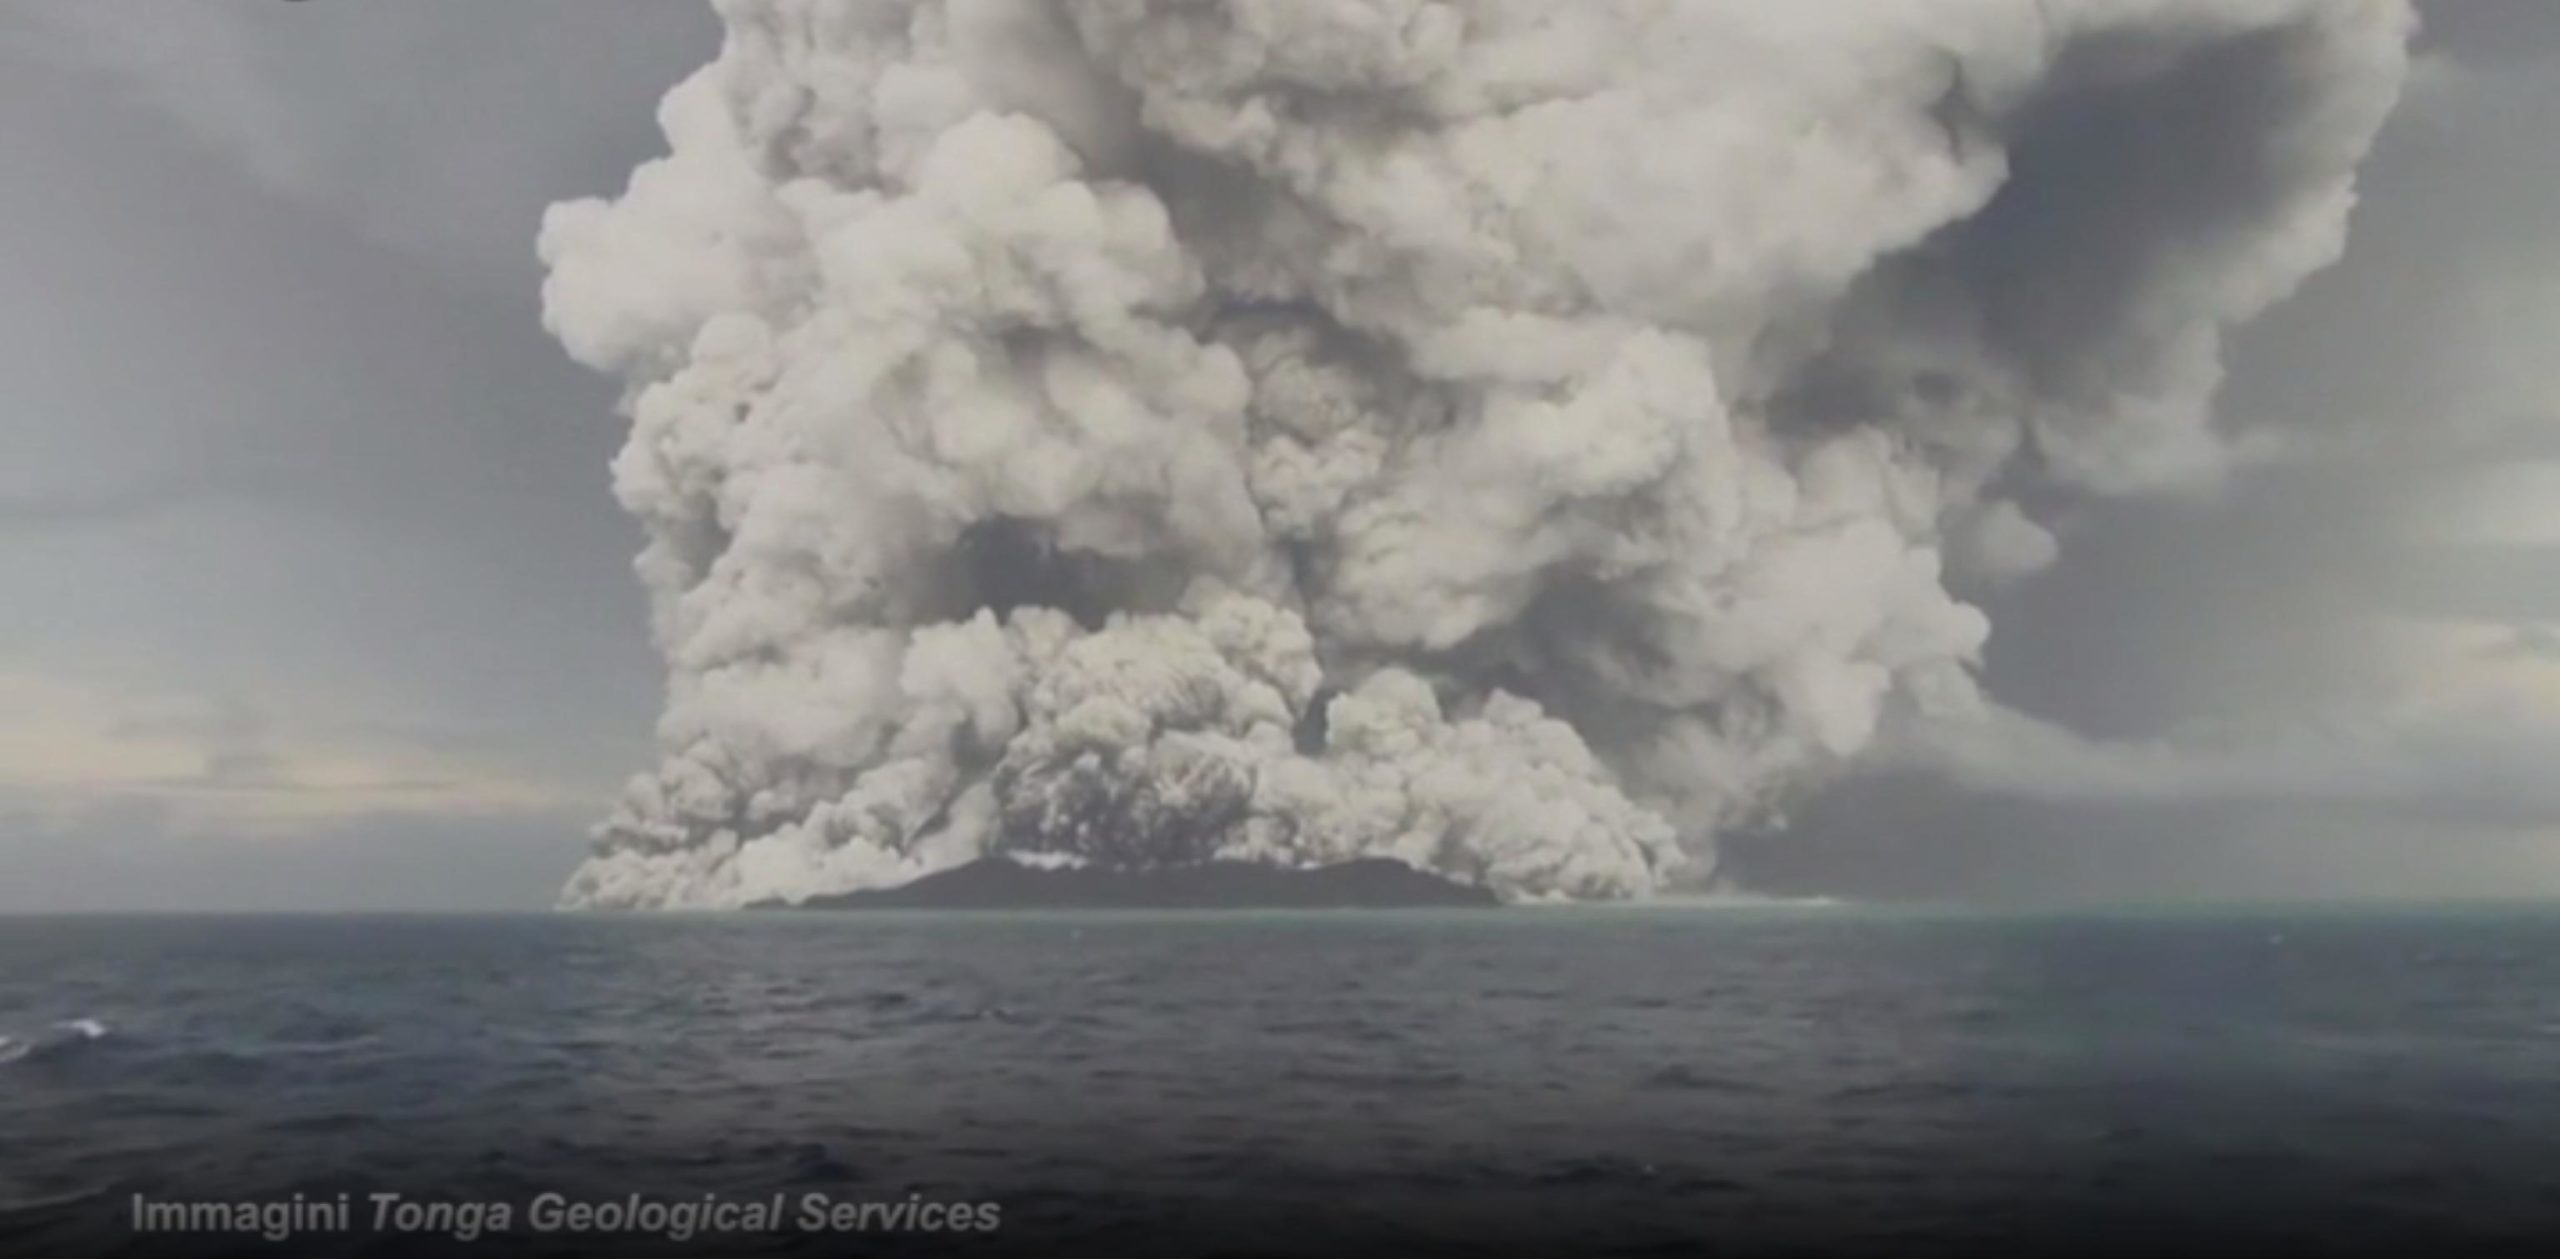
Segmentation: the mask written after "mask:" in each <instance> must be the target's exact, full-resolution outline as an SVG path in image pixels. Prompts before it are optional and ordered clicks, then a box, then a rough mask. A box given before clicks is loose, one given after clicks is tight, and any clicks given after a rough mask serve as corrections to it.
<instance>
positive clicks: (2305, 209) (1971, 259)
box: [541, 0, 2411, 907]
mask: <svg viewBox="0 0 2560 1259" xmlns="http://www.w3.org/2000/svg"><path fill="white" fill-rule="evenodd" d="M719 8H720V12H721V14H722V16H723V17H724V19H725V20H726V23H727V30H728V34H727V39H726V42H725V45H724V47H723V49H722V51H721V53H720V56H719V58H718V60H716V61H715V62H713V63H712V64H711V65H709V66H708V67H706V68H704V69H703V70H702V71H700V72H699V73H697V74H696V75H694V76H693V77H692V78H690V79H688V80H687V81H686V82H685V83H684V84H683V85H681V86H680V87H678V88H676V89H675V90H674V91H673V92H672V93H671V94H670V95H669V96H668V97H667V99H666V101H665V104H664V106H663V107H662V109H661V118H662V121H663V123H664V126H665V130H666V134H667V139H668V141H669V144H670V149H671V152H670V154H669V156H667V157H665V158H663V159H661V160H658V161H655V162H652V163H650V164H648V165H646V166H644V167H642V168H641V169H640V170H639V171H638V172H637V173H636V174H635V175H634V176H633V178H632V180H631V185H630V188H629V190H628V191H627V192H626V193H625V194H624V195H623V196H622V197H621V198H619V199H618V200H615V201H611V202H600V201H582V202H575V203H570V204H565V205H560V206H557V207H554V208H553V210H552V211H551V214H550V216H549V217H548V219H547V220H546V222H545V223H544V225H543V233H542V242H541V249H542V256H543V259H544V260H545V262H546V263H547V264H548V265H549V267H550V276H549V280H548V282H547V284H546V286H545V288H544V299H545V306H546V314H547V320H548V323H549V326H550V327H551V328H552V329H553V330H554V331H555V332H556V333H557V335H558V336H559V338H560V339H561V341H562V342H563V344H565V345H566V346H567V347H568V349H569V351H570V352H571V353H572V354H573V355H575V356H576V357H577V358H578V359H579V360H580V361H582V362H584V363H587V364H589V365H591V366H593V367H595V368H598V369H600V370H604V371H609V372H614V373H618V374H620V375H621V376H622V377H624V378H625V379H627V380H628V382H629V385H630V388H629V393H628V395H627V398H628V401H627V407H626V409H627V411H628V414H629V416H630V419H631V437H630V443H629V445H628V446H627V447H626V448H625V449H624V451H623V452H622V455H621V457H620V458H619V459H618V460H617V461H616V463H615V465H614V485H615V490H616V492H617V494H618V495H619V497H620V499H621V501H622V503H623V504H624V505H625V506H627V507H628V508H629V509H630V510H631V511H632V512H633V513H634V514H635V515H636V516H638V517H639V519H640V520H641V522H642V523H643V525H644V526H645V527H646V530H647V534H648V545H647V549H646V550H645V552H644V553H643V554H642V556H641V558H640V560H639V565H638V567H639V570H640V573H641V576H642V578H643V579H644V581H645V582H646V584H647V587H648V589H649V592H650V594H651V596H652V600H653V608H654V618H655V629H656V634H657V638H658V641H659V643H660V644H661V646H662V648H663V649H664V652H665V654H666V657H667V660H668V664H669V669H670V680H669V685H668V702H667V709H666V714H665V717H664V719H663V720H662V722H661V723H660V727H659V738H660V741H661V743H662V744H663V748H664V760H663V763H662V764H661V765H660V766H659V768H658V769H657V771H656V772H655V773H654V774H651V775H648V776H645V777H642V778H640V779H638V780H635V782H634V783H633V784H632V786H631V788H630V789H629V792H628V794H627V795H626V797H625V799H624V800H623V802H622V804H621V805H620V807H619V808H618V810H617V811H616V812H615V813H614V815H613V816H612V818H611V819H610V820H609V821H608V822H606V823H605V824H604V826H603V827H602V828H601V829H600V832H599V839H598V843H597V848H596V851H595V854H594V856H593V857H592V859H591V860H589V861H588V862H587V863H586V865H585V866H584V867H583V868H582V869H580V870H579V872H578V873H577V875H576V877H575V878H574V880H573V881H572V882H571V884H570V885H569V887H568V889H567V891H566V892H565V893H564V901H565V902H566V903H568V904H571V905H581V906H631V907H645V906H729V905H738V904H742V903H748V902H753V901H758V900H763V899H768V898H782V899H787V900H796V899H799V898H803V897H806V896H809V895H811V894H815V893H823V892H837V891H843V890H848V889H853V888H860V887H866V886H876V885H882V884H889V883H895V882H899V881H903V880H906V879H909V878H912V877H914V876H916V875H918V874H921V873H925V872H929V871H932V870H935V869H938V868H942V867H946V866H949V865H952V864H955V863H958V862H962V861H966V860H969V859H972V858H975V857H978V856H982V855H986V854H991V853H1010V854H1015V855H1018V856H1020V857H1021V858H1023V859H1025V860H1036V861H1048V862H1076V861H1083V862H1095V863H1113V864H1130V863H1157V862H1168V861H1187V860H1197V859H1204V858H1213V857H1226V858H1248V859H1256V860H1265V861H1271V862H1278V863H1285V864H1315V863H1322V862H1329V861H1334V860H1339V859H1343V858H1349V857H1355V856H1363V855H1385V856H1394V857H1399V858H1403V859H1405V860H1407V861H1410V862H1413V863H1415V864H1417V865H1419V866H1422V867H1424V868H1427V869H1431V870H1435V871H1439V872H1442V873H1445V874H1448V875H1451V876H1454V877H1457V878H1461V879H1464V880H1468V881H1471V882H1475V883H1479V884H1482V885H1485V886H1488V887H1491V888H1493V889H1494V890H1496V891H1498V892H1499V893H1501V894H1503V895H1504V896H1506V897H1510V898H1514V899H1539V898H1557V897H1624V896H1637V895H1642V894H1645V893H1647V892H1649V891H1652V890H1654V889H1657V888H1661V887H1663V886H1665V885H1667V884H1670V883H1673V882H1675V881H1681V880H1694V879H1700V878H1703V877H1705V876H1706V875H1707V874H1708V873H1709V872H1710V871H1711V870H1712V867H1713V853H1714V843H1715V837H1716V835H1717V833H1718V831H1719V830H1720V829H1723V828H1726V827H1729V826H1732V825H1735V824H1737V823H1743V822H1755V823H1756V822H1763V821H1766V820H1767V819H1768V818H1769V817H1771V816H1772V815H1773V814H1774V813H1775V812H1776V811H1777V810H1780V809H1782V808H1784V807H1785V805H1786V804H1787V802H1788V801H1789V799H1790V798H1791V797H1792V796H1793V795H1794V794H1795V793H1798V792H1800V791H1802V790H1804V789H1806V788H1807V787H1808V786H1809V785H1811V784H1815V783H1818V782H1820V781H1821V780H1822V778H1823V777H1824V775H1825V774H1826V773H1827V772H1829V771H1831V770H1833V769H1835V768H1836V767H1838V766H1840V765H1842V764H1843V763H1844V762H1846V761H1847V760H1849V759H1850V758H1852V757H1855V756H1856V755H1858V753H1859V752H1860V750H1861V749H1862V748H1863V747H1865V746H1866V745H1867V744H1868V743H1869V741H1870V739H1871V738H1872V737H1873V735H1874V734H1875V732H1876V730H1877V728H1878V725H1879V723H1880V721H1882V720H1884V719H1885V718H1886V717H1887V715H1888V714H1891V713H1895V712H1899V711H1904V710H1908V711H1911V712H1915V713H1922V714H1926V713H1933V712H1945V711H1955V712H1961V711H1965V710H1967V709H1968V708H1969V707H1970V706H1973V705H1976V704H1978V703H1979V702H1980V698H1979V696H1978V695H1977V694H1976V692H1975V690H1974V687H1973V684H1972V680H1971V674H1970V668H1971V665H1972V663H1973V661H1974V660H1975V658H1976V656H1977V653H1978V652H1979V650H1980V648H1981V647H1982V645H1983V641H1984V638H1985V636H1986V634H1987V633H1988V626H1987V625H1986V623H1985V621H1984V619H1983V617H1982V616H1981V615H1980V614H1979V613H1978V612H1976V611H1975V610H1974V609H1973V608H1971V607H1969V606H1967V605H1965V604H1964V603H1962V602H1960V601H1959V600H1958V599H1957V598H1956V597H1954V596H1953V595H1951V594H1950V593H1949V589H1948V578H1947V576H1946V574H1948V573H1954V574H1959V575H1963V576H1964V578H1965V579H1966V580H1992V579H1997V578H2000V577H2004V576H2011V575H2015V574H2017V573H2020V572H2024V571H2027V570H2030V569H2032V568H2035V567H2037V566H2040V565H2042V564H2044V563H2047V562H2050V561H2051V560H2052V559H2053V552H2054V547H2053V542H2052V538H2051V536H2050V535H2048V534H2046V533H2045V532H2044V531H2043V530H2042V529H2041V528H2040V527H2039V526H2038V525H2037V524H2036V523H2035V522H2034V521H2033V520H2032V519H2031V518H2030V516H2029V515H2028V514H2027V513H2026V512H2025V511H2022V510H2021V508H2020V506H2019V505H2018V501H2017V497H2018V494H2019V492H2020V491H2021V490H2023V489H2030V488H2032V489H2035V490H2037V491H2039V493H2040V494H2041V495H2043V496H2044V497H2037V496H2032V495H2031V496H2030V499H2031V501H2050V495H2052V494H2056V493H2063V492H2069V491H2073V490H2081V491H2094V492H2110V491H2122V490H2128V489H2138V488H2143V487H2147V486H2156V485H2159V484H2162V483H2164V482H2170V481H2176V480H2179V479H2193V478H2196V477H2200V476H2202V477H2209V476H2211V475H2213V473H2214V472H2215V471H2216V469H2217V467H2218V466H2219V464H2220V462H2221V461H2222V459H2223V458H2224V455H2225V452H2224V449H2223V446H2222V444H2221V442H2220V441H2219V440H2218V438H2217V433H2216V429H2215V427H2214V426H2213V424H2212V423H2211V421H2210V418H2209V414H2208V407H2209V403H2210V400H2211V395H2212V393H2213V390H2214V387H2215V384H2216V380H2217V376H2218V371H2219V367H2218V359H2219V354H2220V342H2221V339H2222V336H2223V333H2224V332H2225V330H2226V329H2227V328H2229V327H2230V326H2231V325H2232V324H2234V323H2236V322H2237V321H2240V320H2242V319H2245V318H2248V317H2250V316H2251V315H2253V314H2255V313H2256V312H2258V311H2259V310H2261V309H2262V308H2264V307H2265V306H2267V305H2268V304H2269V303H2270V302H2272V301H2274V300H2276V299H2278V298H2280V297H2281V296H2283V295H2284V294H2285V293H2286V292H2288V291H2289V290H2290V289H2291V288H2292V287H2293V286H2294V285H2295V284H2296V283H2298V282H2299V281H2300V280H2301V279H2302V277H2303V276H2305V275H2306V274H2307V273H2309V272H2310V271H2312V270H2314V269H2316V268H2318V267H2320V266H2322V265H2324V264H2326V263H2327V262H2328V261H2330V260H2331V259H2332V258H2334V257H2335V255H2336V254H2337V252H2338V250H2339V248H2340V245H2341V242H2342V236H2343V232H2344V229H2345V224H2346V220H2347V214H2348V210H2349V207H2350V204H2351V202H2352V200H2353V174H2354V170H2355V167H2356V165H2357V163H2358V162H2359V160H2360V159H2361V157H2362V155H2363V154H2364V152H2365V150H2366V147H2367V145H2368V144H2369V142H2370V141H2371V139H2372V137H2373V135H2374V132H2375V131H2376V129H2377V128H2378V127H2379V125H2380V123H2381V120H2382V118H2383V117H2384V115H2385V114H2386V113H2387V112H2388V110H2389V108H2390V106H2391V104H2392V101H2393V99H2394V97H2395V95H2396V93H2397V90H2398V85H2399V82H2400V78H2401V75H2402V72H2403V69H2404V46H2405V42H2406V37H2407V35H2408V31H2409V27H2410V24H2411V19H2410V15H2409V14H2408V12H2407V11H2406V9H2405V7H2404V6H2403V4H2402V3H2401V2H2400V0H1928V2H1923V0H1913V2H1911V3H1901V4H1871V3H1864V2H1861V0H1821V2H1817V0H1790V2H1788V3H1771V2H1769V0H1688V2H1683V0H1553V2H1538V0H1442V2H1430V0H1325V2H1324V3H1316V2H1314V0H723V2H722V3H721V4H720V5H719Z"/></svg>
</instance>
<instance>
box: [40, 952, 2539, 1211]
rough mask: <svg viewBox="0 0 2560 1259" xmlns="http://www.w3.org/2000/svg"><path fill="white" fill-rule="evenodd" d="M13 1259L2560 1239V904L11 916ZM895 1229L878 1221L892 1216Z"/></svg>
mask: <svg viewBox="0 0 2560 1259" xmlns="http://www.w3.org/2000/svg"><path fill="white" fill-rule="evenodd" d="M0 1036H6V1037H8V1038H10V1039H9V1040H8V1041H6V1042H0V1253H6V1254H11V1255H16V1254H39V1255H40V1254H45V1253H64V1254H70V1253H83V1254H85V1253H101V1252H109V1251H117V1250H128V1251H134V1252H137V1253H154V1254H157V1253H173V1254H175V1253H287V1252H296V1253H298V1252H303V1251H308V1252H311V1253H330V1254H380V1253H444V1252H446V1251H448V1250H452V1251H454V1252H456V1253H470V1254H493V1253H505V1252H507V1251H509V1250H523V1251H540V1252H542V1253H562V1254H567V1253H593V1252H596V1251H600V1250H615V1251H621V1250H631V1249H647V1248H649V1247H651V1246H653V1245H655V1246H658V1248H660V1249H673V1250H680V1251H684V1252H686V1253H717V1254H752V1253H779V1252H803V1251H805V1252H809V1253H840V1252H841V1245H842V1239H841V1238H821V1237H813V1236H810V1235H807V1234H805V1233H799V1232H795V1231H794V1230H792V1229H789V1228H782V1229H776V1230H772V1231H769V1232H761V1233H754V1234H746V1235H737V1234H732V1235H724V1236H720V1237H717V1238H713V1239H696V1240H694V1241H693V1242H691V1243H689V1244H687V1245H684V1246H675V1245H673V1244H672V1243H664V1244H661V1243H663V1239H657V1240H655V1241H653V1239H652V1238H651V1237H650V1236H648V1235H645V1234H631V1235H624V1234H613V1235H603V1236H598V1235H582V1236H579V1237H575V1238H565V1237H561V1236H556V1235H548V1236H535V1235H531V1234H530V1233H525V1235H517V1234H516V1233H515V1232H511V1233H510V1234H508V1235H505V1236H498V1237H491V1238H483V1239H481V1240H479V1241H477V1242H475V1243H472V1244H471V1245H469V1246H462V1245H461V1244H460V1243H458V1242H454V1241H452V1239H450V1238H434V1237H419V1236H414V1235H384V1234H378V1233H373V1232H369V1231H368V1230H366V1229H362V1228H358V1229H354V1230H351V1231H350V1232H348V1233H346V1234H343V1235H329V1236H306V1237H303V1238H300V1239H297V1240H295V1241H293V1242H291V1243H287V1244H286V1245H285V1246H284V1247H281V1248H274V1249H269V1248H262V1247H250V1248H247V1249H243V1248H242V1246H243V1243H242V1241H241V1239H238V1238H207V1237H194V1238H176V1239H173V1238H166V1237H162V1238H154V1239H137V1238H135V1237H134V1236H133V1235H132V1233H131V1230H130V1221H129V1220H128V1219H127V1218H126V1216H127V1214H128V1212H129V1210H130V1203H131V1202H132V1200H133V1196H134V1195H135V1194H142V1195H145V1196H146V1197H151V1198H156V1199H189V1200H194V1199H208V1198H245V1199H254V1200H273V1199H278V1198H288V1197H290V1195H292V1194H294V1193H302V1194H304V1195H305V1196H306V1198H310V1199H321V1200H325V1199H327V1198H329V1197H331V1196H332V1195H335V1194H339V1193H347V1194H352V1195H355V1196H357V1197H361V1196H362V1195H364V1194H366V1193H369V1192H374V1191H394V1192H399V1193H402V1194H405V1195H409V1196H412V1197H416V1198H426V1199H438V1200H452V1201H505V1202H510V1203H514V1204H516V1206H517V1208H518V1210H519V1211H520V1212H521V1211H522V1209H523V1207H524V1204H526V1203H527V1202H529V1201H530V1200H531V1199H532V1198H533V1197H534V1196H536V1195H539V1194H542V1193H545V1192H554V1193H562V1194H566V1195H569V1196H572V1197H581V1198H588V1199H605V1198H617V1197H621V1196H624V1195H628V1194H633V1193H639V1194H644V1195H652V1196H657V1197H662V1198H666V1199H685V1198H690V1199H701V1198H704V1197H706V1196H712V1197H720V1198H723V1199H727V1198H738V1199H747V1198H761V1197H766V1196H769V1195H771V1194H773V1193H776V1192H788V1193H793V1194H799V1193H809V1192H815V1193H823V1194H828V1195H833V1196H836V1197H841V1198H847V1199H862V1198H884V1199H900V1198H905V1197H908V1196H910V1195H918V1196H921V1197H923V1198H927V1199H934V1200H951V1201H973V1202H974V1201H992V1202H998V1203H1001V1204H1003V1206H1004V1214H1003V1217H1002V1219H1003V1226H1002V1228H1001V1229H1000V1230H999V1231H997V1232H995V1233H993V1234H991V1235H985V1236H973V1237H967V1238H958V1237H951V1236H936V1237H924V1238H919V1237H904V1238H899V1239H895V1244H894V1245H892V1246H891V1249H892V1250H904V1249H927V1250H937V1251H951V1252H955V1253H956V1252H972V1253H976V1252H993V1251H999V1250H1003V1251H1009V1252H1011V1251H1018V1252H1022V1253H1060V1252H1072V1251H1078V1250H1082V1251H1085V1252H1097V1251H1101V1252H1108V1253H1114V1254H1145V1253H1165V1254H1212V1253H1226V1254H1251V1253H1270V1254H1283V1253H1288V1254H1330V1253H1373V1251H1372V1250H1371V1249H1370V1248H1372V1247H1376V1246H1385V1247H1389V1248H1391V1249H1389V1250H1384V1251H1375V1252H1374V1253H1443V1252H1445V1253H1480V1252H1484V1251H1487V1250H1502V1251H1506V1252H1513V1253H1537V1254H1568V1253H1602V1252H1606V1253H1666V1254H1667V1253H1689V1252H1690V1251H1691V1250H1692V1249H1693V1248H1695V1247H1697V1246H1699V1245H1709V1246H1721V1247H1722V1248H1724V1249H1727V1250H1737V1251H1764V1250H1777V1249H1786V1250H1790V1251H1801V1252H1805V1253H1875V1254H1914V1253H1983V1252H1984V1251H1985V1250H1990V1249H1998V1248H2002V1247H2011V1248H2018V1249H2024V1248H2029V1247H2035V1248H2042V1247H2044V1246H2046V1245H2050V1244H2057V1243H2061V1244H2069V1245H2070V1246H2072V1248H2073V1249H2075V1250H2078V1251H2082V1252H2087V1251H2090V1250H2116V1249H2122V1250H2127V1251H2131V1250H2150V1249H2153V1248H2155V1247H2157V1246H2161V1245H2171V1244H2183V1243H2187V1242H2197V1241H2206V1240H2210V1241H2215V1242H2226V1243H2227V1242H2244V1243H2256V1244H2265V1245H2268V1246H2274V1245H2279V1244H2281V1245H2284V1246H2287V1247H2289V1248H2300V1247H2306V1246H2307V1247H2309V1248H2311V1249H2312V1250H2314V1251H2324V1252H2330V1253H2403V1252H2405V1251H2407V1250H2409V1249H2411V1248H2416V1247H2424V1248H2427V1249H2429V1250H2432V1251H2435V1252H2438V1253H2442V1252H2444V1251H2446V1250H2449V1249H2481V1248H2488V1247H2515V1248H2518V1249H2519V1250H2521V1249H2531V1248H2536V1247H2537V1245H2538V1243H2540V1242H2542V1241H2544V1240H2547V1239H2560V911H2554V910H2551V909H2546V908H2539V907H2529V906H2528V907H2405V908H2390V909H2370V908H2368V909H2354V910H2346V909H2301V908H2281V907H2246V908H2217V909H2209V910H2181V911H2174V912H2161V911H2148V910H2122V911H2108V912H2079V913H2070V914H2038V915H1985V914H1979V913H1971V912H1965V911H1957V910H1946V909H1889V910H1879V909H1867V908H1856V907H1831V908H1814V907H1786V906H1762V907H1747V908H1726V909H1694V908H1652V909H1640V910H1628V909H1563V910H1536V911H1516V912H1497V913H1484V912H1468V911H1448V912H1415V913H1334V914H1323V913H1239V914H1217V913H1161V914H1120V915H1105V914H1071V913H1037V914H1009V915H972V914H929V913H884V914H877V915H845V916H744V917H686V918H656V919H635V918H570V917H498V918H432V917H421V918H320V917H315V918H265V919H213V918H208V919H51V920H48V919H16V920H0ZM869 1240H871V1241H875V1242H877V1241H881V1240H882V1239H877V1238H875V1239H869Z"/></svg>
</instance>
